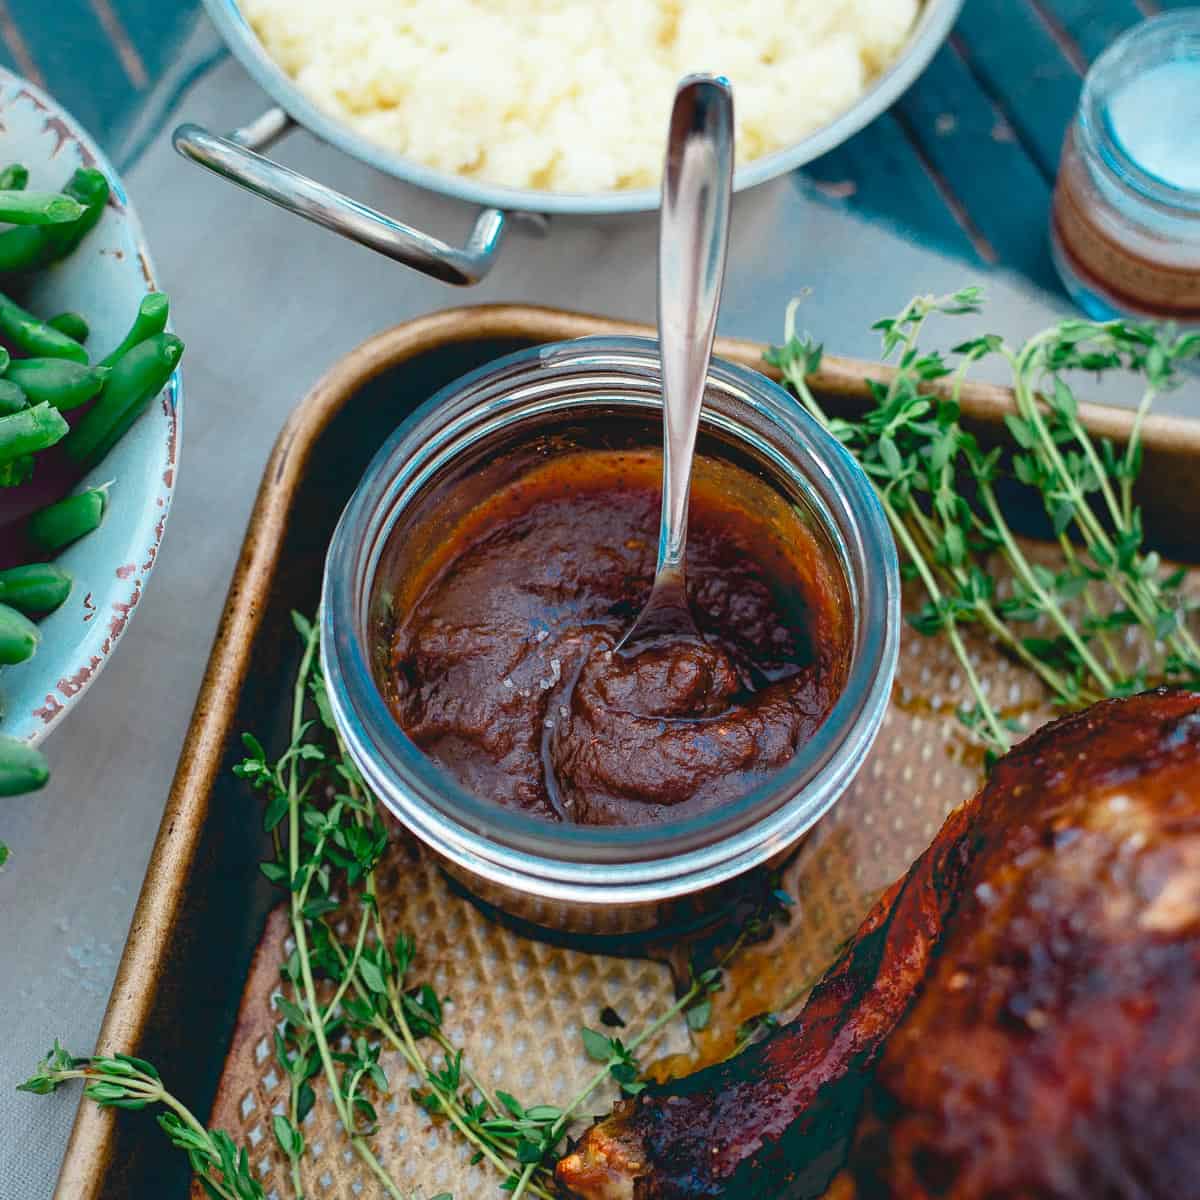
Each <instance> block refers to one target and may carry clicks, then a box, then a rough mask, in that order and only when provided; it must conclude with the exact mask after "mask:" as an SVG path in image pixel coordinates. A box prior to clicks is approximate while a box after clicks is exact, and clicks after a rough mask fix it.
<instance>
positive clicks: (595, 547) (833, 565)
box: [388, 451, 852, 825]
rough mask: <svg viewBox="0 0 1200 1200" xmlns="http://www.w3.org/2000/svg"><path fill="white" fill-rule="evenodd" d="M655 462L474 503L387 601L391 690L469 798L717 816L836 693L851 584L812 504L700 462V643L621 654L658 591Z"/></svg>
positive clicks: (628, 462)
mask: <svg viewBox="0 0 1200 1200" xmlns="http://www.w3.org/2000/svg"><path fill="white" fill-rule="evenodd" d="M661 463H662V460H661V456H660V455H659V454H658V453H656V452H650V451H637V452H620V451H586V452H577V453H572V454H564V455H560V456H557V457H555V458H554V459H552V460H550V461H547V462H545V463H543V464H541V465H539V466H537V467H535V468H533V469H532V470H530V471H529V472H527V473H526V474H524V475H523V476H521V477H520V478H519V479H518V480H517V481H515V482H513V483H511V484H509V485H508V486H507V487H505V488H503V489H502V490H500V491H499V492H497V493H496V494H495V495H493V496H491V497H490V498H489V499H487V500H485V501H484V502H483V503H482V504H480V505H478V506H477V507H476V508H474V509H473V510H471V511H470V512H469V513H468V514H467V515H466V517H465V518H464V519H463V520H461V521H460V522H459V523H458V525H457V526H456V527H455V528H454V529H453V531H452V532H451V534H450V535H449V537H447V538H445V539H443V540H442V542H441V544H440V545H439V547H438V550H437V552H436V553H435V554H433V555H431V556H430V559H429V561H428V562H427V563H426V564H424V568H423V570H421V571H420V572H418V573H417V574H416V576H415V577H411V578H408V579H405V580H404V581H403V582H402V584H401V586H400V587H399V588H398V591H397V594H396V596H395V598H394V609H393V611H394V612H395V614H396V624H395V628H394V630H393V637H392V645H391V655H390V666H391V670H390V678H389V680H388V684H389V689H388V690H389V700H390V701H391V703H392V707H393V710H394V712H395V714H396V716H397V718H398V720H399V722H400V724H401V726H402V727H403V729H404V730H405V732H406V733H407V734H408V735H409V736H410V737H411V738H412V739H413V740H414V741H415V742H416V744H417V745H418V746H419V747H420V748H421V749H422V750H423V751H424V752H425V753H426V754H428V755H429V756H430V757H431V758H433V759H434V760H436V761H437V762H438V763H440V764H441V765H442V766H443V767H444V768H445V769H446V770H447V771H448V772H449V773H450V774H451V775H452V776H454V778H455V779H457V780H458V782H459V783H460V784H462V785H463V786H464V787H465V788H467V789H468V790H469V791H471V792H473V793H475V794H476V795H477V796H480V797H482V798H484V799H487V800H492V801H495V802H496V803H498V804H501V805H504V806H506V807H509V808H514V809H520V810H523V811H525V812H528V813H533V814H536V815H538V816H541V817H544V818H547V819H549V820H557V821H571V822H578V823H584V824H595V825H644V824H651V823H655V822H659V821H662V820H664V819H666V818H668V817H679V816H684V815H691V814H694V813H697V812H701V811H707V810H711V809H713V808H715V807H717V806H719V805H720V804H722V803H727V802H729V801H731V800H733V799H736V798H737V797H740V796H742V795H745V794H746V793H747V792H749V791H750V790H751V789H753V788H754V787H755V786H756V785H757V784H759V783H760V782H761V781H762V780H763V779H764V778H766V777H767V776H769V775H770V774H772V773H773V772H775V771H777V770H778V769H779V768H780V767H782V766H783V765H784V764H786V763H787V762H788V760H789V759H791V758H792V756H793V755H794V754H795V752H796V750H797V749H798V748H799V747H801V746H803V745H804V743H805V742H806V741H807V740H808V739H809V738H810V737H811V736H812V734H813V733H814V731H815V730H816V729H817V727H818V726H819V725H820V724H821V722H822V721H823V720H824V719H825V717H826V716H827V715H828V713H829V710H830V708H831V707H832V705H833V703H834V700H835V699H836V698H837V695H838V694H839V692H840V690H841V688H842V687H843V685H844V682H845V677H846V672H847V667H848V660H849V639H850V629H851V623H852V622H851V613H850V603H849V597H848V594H847V589H846V583H845V578H844V576H843V574H842V571H841V568H840V565H839V563H838V560H837V558H836V555H835V553H834V551H833V549H832V547H831V546H829V545H828V543H827V541H826V540H825V538H824V535H823V534H822V533H820V532H819V531H818V530H816V529H814V527H813V525H812V524H811V523H810V521H809V519H808V518H807V516H806V514H804V513H803V512H801V511H800V510H798V509H797V508H796V507H795V506H793V505H792V504H790V503H789V502H788V501H787V500H786V499H785V498H784V497H783V496H782V495H780V494H779V493H778V492H777V491H776V490H775V489H773V488H772V487H771V486H770V485H769V484H767V483H765V482H763V481H762V480H759V479H757V478H756V477H754V476H753V475H751V474H750V473H749V472H748V471H745V470H742V469H740V468H737V467H733V466H731V465H729V464H727V463H722V462H718V461H716V460H714V459H703V458H702V459H700V460H698V462H697V470H696V473H695V477H694V481H693V489H692V500H691V518H690V532H689V541H688V561H687V570H688V585H689V595H690V600H691V605H692V611H693V615H694V616H695V618H696V622H697V624H698V626H699V628H700V630H701V633H702V634H703V641H702V642H700V643H697V642H696V641H694V640H691V641H688V640H680V641H673V642H671V643H669V644H667V645H664V646H658V647H655V648H653V649H651V650H648V651H645V652H643V653H640V654H638V655H637V656H635V657H633V658H632V659H629V660H628V661H626V660H625V659H624V658H623V657H622V656H620V655H614V654H612V649H613V647H614V646H615V645H616V644H617V642H618V641H619V640H620V639H621V637H622V635H623V634H624V633H625V631H626V630H627V629H628V628H629V626H630V625H631V624H632V622H633V620H634V618H635V617H636V616H637V614H638V612H639V611H640V610H641V607H642V605H643V604H644V603H645V601H646V598H647V596H648V595H649V592H650V585H651V581H652V578H653V574H654V562H655V550H656V543H657V532H658V517H659V501H660V491H659V487H660V483H659V481H660V478H661Z"/></svg>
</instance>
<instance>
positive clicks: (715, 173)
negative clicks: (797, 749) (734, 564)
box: [616, 75, 734, 658]
mask: <svg viewBox="0 0 1200 1200" xmlns="http://www.w3.org/2000/svg"><path fill="white" fill-rule="evenodd" d="M733 128H734V126H733V91H732V89H731V88H730V86H729V83H728V81H727V80H725V79H718V78H714V77H712V76H708V75H693V76H689V77H688V78H686V79H684V80H683V81H682V82H681V83H680V85H679V88H678V90H677V91H676V93H675V103H674V106H673V108H672V110H671V123H670V126H669V129H668V133H667V153H666V161H665V163H664V165H663V188H662V209H661V212H660V216H659V226H658V338H659V348H660V355H661V357H662V389H663V484H662V515H661V517H660V524H659V535H658V561H657V564H656V566H655V571H654V586H653V588H652V589H651V592H650V599H649V600H648V601H647V602H646V605H645V607H644V608H643V609H642V611H641V615H640V616H639V617H638V619H637V620H636V621H635V622H634V624H633V626H632V627H631V628H630V630H629V632H628V633H626V635H625V636H624V638H622V639H621V642H620V644H619V645H618V646H617V648H616V649H617V653H618V654H619V655H621V656H623V657H625V658H629V657H631V656H632V655H635V654H637V653H639V652H640V651H642V650H644V649H646V648H647V647H649V646H651V645H655V646H657V647H658V648H659V649H662V648H663V645H664V644H669V643H670V642H672V641H685V642H688V643H691V644H692V646H693V648H694V649H695V650H697V651H699V652H700V653H702V654H704V653H711V652H710V651H704V650H701V649H700V648H701V647H702V646H703V641H704V639H703V638H702V636H701V634H700V631H699V629H697V628H696V622H695V619H694V618H693V616H692V613H691V609H690V608H689V606H688V597H687V578H686V572H685V568H684V555H685V552H686V548H687V526H688V498H689V495H690V492H691V482H692V459H693V457H694V455H695V451H696V432H697V430H698V429H699V427H700V411H701V409H702V408H703V406H704V385H705V381H706V380H707V378H708V366H709V361H710V360H711V358H712V347H713V338H714V336H715V334H716V328H717V310H718V309H719V307H720V304H721V285H722V283H723V281H724V278H725V259H726V257H727V255H728V250H729V208H730V201H731V198H732V195H733V158H734V153H733V138H734V134H733Z"/></svg>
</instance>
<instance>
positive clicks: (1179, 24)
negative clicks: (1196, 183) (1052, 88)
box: [1076, 9, 1200, 215]
mask: <svg viewBox="0 0 1200 1200" xmlns="http://www.w3.org/2000/svg"><path fill="white" fill-rule="evenodd" d="M1193 41H1194V43H1195V54H1196V55H1197V56H1198V57H1200V9H1184V10H1182V11H1180V12H1169V13H1161V14H1159V15H1157V16H1154V17H1150V18H1148V19H1147V20H1145V21H1142V22H1140V23H1139V24H1137V25H1135V26H1133V28H1131V29H1128V30H1126V31H1125V32H1124V33H1123V34H1122V35H1121V36H1120V37H1119V38H1117V39H1116V41H1114V42H1113V43H1112V45H1111V46H1109V47H1108V48H1107V49H1106V50H1105V51H1104V52H1103V53H1102V54H1101V55H1100V57H1099V58H1097V59H1096V61H1095V62H1094V63H1092V65H1091V67H1090V69H1089V70H1088V72H1087V75H1086V76H1085V78H1084V82H1083V92H1082V94H1081V96H1080V100H1079V112H1078V117H1077V120H1076V128H1077V129H1078V131H1079V133H1080V136H1081V137H1082V140H1083V144H1084V147H1085V148H1086V150H1087V151H1088V153H1089V156H1090V157H1091V159H1092V161H1093V162H1095V163H1096V164H1098V165H1099V166H1100V167H1102V168H1103V169H1104V171H1105V172H1106V173H1107V174H1108V175H1109V176H1110V177H1111V178H1113V179H1114V180H1116V182H1118V183H1119V184H1121V185H1123V186H1125V187H1127V188H1129V189H1131V190H1132V191H1134V192H1136V193H1137V194H1138V195H1139V196H1140V197H1141V198H1142V199H1143V200H1146V201H1149V202H1150V203H1151V204H1153V205H1155V206H1156V207H1158V208H1160V209H1162V210H1164V211H1166V212H1168V213H1176V214H1179V213H1183V214H1189V215H1190V214H1200V189H1196V188H1190V187H1186V186H1181V185H1179V184H1175V183H1172V182H1170V181H1169V180H1167V179H1164V178H1163V177H1162V176H1160V175H1156V174H1155V173H1154V172H1152V171H1149V170H1147V169H1146V168H1145V167H1144V166H1143V165H1142V164H1141V163H1140V162H1139V161H1138V160H1137V159H1136V158H1135V157H1134V156H1133V154H1132V153H1131V152H1130V150H1129V148H1128V147H1127V146H1126V145H1125V142H1124V141H1123V139H1122V138H1121V137H1120V136H1119V135H1118V133H1117V131H1116V129H1115V128H1114V127H1113V123H1112V120H1111V116H1110V113H1109V109H1108V101H1109V99H1110V98H1111V95H1112V93H1113V89H1114V88H1115V87H1116V86H1117V85H1118V84H1119V83H1120V82H1121V81H1122V75H1123V71H1124V70H1125V69H1126V68H1127V66H1128V64H1129V60H1130V57H1131V56H1133V55H1136V54H1139V53H1141V54H1147V53H1152V52H1153V51H1155V50H1160V51H1170V50H1171V49H1173V48H1176V47H1178V46H1179V45H1180V44H1183V43H1186V44H1188V45H1189V46H1190V45H1192V43H1193ZM1162 61H1163V62H1166V61H1170V59H1169V58H1167V57H1163V59H1162Z"/></svg>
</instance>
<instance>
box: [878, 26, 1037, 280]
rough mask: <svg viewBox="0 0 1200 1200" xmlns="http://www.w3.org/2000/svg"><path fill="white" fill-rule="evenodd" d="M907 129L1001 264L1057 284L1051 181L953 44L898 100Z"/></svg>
mask: <svg viewBox="0 0 1200 1200" xmlns="http://www.w3.org/2000/svg"><path fill="white" fill-rule="evenodd" d="M898 111H899V113H900V115H901V116H902V118H903V124H904V125H905V126H906V129H907V132H908V133H909V134H910V136H911V137H912V138H913V139H914V141H915V142H916V144H917V146H918V148H919V150H920V152H921V153H922V154H923V155H924V157H925V159H926V160H927V161H928V163H929V164H930V166H931V167H932V169H933V170H934V171H935V172H936V173H937V175H938V176H940V177H941V179H943V180H944V183H945V188H946V190H947V191H948V192H949V193H950V195H952V196H953V197H954V198H956V199H957V200H958V201H959V202H960V203H961V204H962V207H963V209H964V210H965V213H966V215H967V217H968V220H969V224H970V226H973V227H974V229H975V230H977V237H976V241H977V242H978V240H979V239H980V238H981V239H983V241H984V242H985V243H986V247H985V248H984V250H983V253H984V255H985V256H987V253H988V248H990V250H991V251H993V252H994V256H995V260H996V262H997V263H998V264H1000V265H1002V266H1005V267H1008V268H1010V269H1013V270H1015V271H1018V272H1020V273H1021V274H1022V275H1025V276H1026V277H1028V278H1029V279H1032V280H1034V281H1035V282H1037V283H1039V284H1040V285H1042V286H1043V287H1057V276H1056V275H1055V273H1054V269H1053V266H1052V264H1051V262H1050V257H1049V250H1048V247H1047V242H1046V220H1047V213H1048V212H1049V208H1050V185H1049V184H1048V183H1047V181H1046V179H1045V178H1044V177H1043V175H1042V173H1041V172H1040V171H1039V169H1038V167H1037V164H1036V163H1035V162H1034V161H1033V160H1032V159H1031V158H1030V156H1029V153H1028V152H1027V151H1026V149H1025V147H1024V146H1022V145H1021V144H1020V142H1019V141H1018V140H1017V138H1016V135H1015V133H1014V132H1013V130H1012V128H1011V127H1010V126H1009V124H1008V122H1007V121H1006V120H1005V119H1004V118H1003V116H1001V114H1000V113H999V112H998V111H997V109H996V107H995V105H994V104H993V103H992V102H991V100H989V99H988V97H987V96H986V95H984V93H983V92H982V91H981V90H980V89H979V87H978V86H977V85H976V84H975V80H974V79H973V78H972V76H971V73H970V71H969V70H968V69H967V66H966V64H965V62H964V61H963V59H962V57H961V56H960V54H959V53H958V52H957V51H956V50H955V49H954V48H953V47H951V46H945V47H943V48H942V49H941V50H940V51H939V52H938V54H937V55H936V56H935V57H934V60H933V62H932V63H931V64H930V66H929V69H928V70H927V71H926V72H925V74H924V75H923V76H922V77H921V79H920V80H919V82H918V83H917V84H916V85H915V86H914V87H912V88H911V89H910V90H909V91H908V92H907V93H906V94H905V96H904V97H903V98H902V99H901V100H900V102H899V105H898Z"/></svg>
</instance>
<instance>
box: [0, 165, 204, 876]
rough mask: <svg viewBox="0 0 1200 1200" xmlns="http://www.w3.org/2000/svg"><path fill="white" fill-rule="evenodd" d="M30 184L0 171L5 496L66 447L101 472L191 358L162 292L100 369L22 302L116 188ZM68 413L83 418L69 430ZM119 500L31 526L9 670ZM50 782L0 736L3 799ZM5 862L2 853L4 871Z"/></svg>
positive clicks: (17, 586)
mask: <svg viewBox="0 0 1200 1200" xmlns="http://www.w3.org/2000/svg"><path fill="white" fill-rule="evenodd" d="M28 184H29V171H28V170H27V169H26V168H25V167H24V166H22V165H21V164H20V163H13V164H11V165H9V166H7V167H3V168H0V488H4V487H19V486H21V485H22V484H24V483H25V482H27V481H28V480H29V479H30V477H31V476H32V475H33V473H34V470H35V468H36V463H37V456H38V455H39V454H41V453H42V452H43V451H46V450H49V449H50V448H51V447H52V446H56V445H59V443H61V447H62V448H61V453H62V454H63V455H64V456H65V458H66V461H68V462H69V463H70V464H71V465H72V466H73V467H74V468H76V469H77V470H78V471H79V472H80V473H82V472H84V471H88V470H90V469H91V468H92V467H94V466H96V465H97V464H98V463H100V462H101V460H102V459H103V458H104V457H105V456H106V455H107V454H108V452H109V451H110V450H111V449H112V448H113V446H115V445H116V443H117V442H118V440H119V439H120V438H121V437H122V436H123V435H124V433H125V432H126V431H127V430H128V429H129V427H130V426H131V425H132V424H133V423H134V421H136V420H137V418H138V417H139V416H140V415H141V414H142V413H143V412H145V410H146V409H147V408H148V407H149V405H150V403H151V402H152V401H153V400H154V398H155V397H156V396H157V395H158V394H159V393H160V392H161V391H162V389H163V388H164V387H165V386H166V384H167V382H168V380H169V379H170V377H171V374H172V373H173V372H174V370H175V368H176V367H177V366H178V365H179V360H180V358H181V356H182V354H183V343H182V342H181V341H180V340H179V338H177V337H176V336H175V335H174V334H173V333H168V332H167V317H168V313H169V304H168V301H167V297H166V296H165V295H163V294H162V293H161V292H151V293H150V294H149V295H147V296H146V297H145V298H144V299H143V300H142V302H141V304H140V305H139V306H138V311H137V313H136V314H134V317H133V320H132V323H131V325H130V328H129V332H128V333H127V334H126V335H125V337H124V338H123V339H122V341H121V342H120V343H119V344H118V345H117V346H115V347H114V348H113V349H112V350H109V351H108V353H106V354H105V355H104V356H103V357H102V358H99V359H98V360H96V361H93V359H92V357H91V354H90V353H89V351H88V348H87V344H86V343H87V341H88V339H89V337H90V334H91V329H90V326H89V324H88V321H87V320H86V318H85V317H83V316H82V315H80V314H79V313H74V312H62V313H57V314H55V315H52V316H49V317H47V318H45V319H43V318H41V317H38V316H36V315H35V314H34V313H32V312H30V311H29V310H28V309H26V308H25V307H24V306H23V305H22V304H21V303H20V302H19V299H17V298H14V297H19V296H20V294H21V291H22V290H23V289H24V288H25V287H26V286H27V284H28V282H29V280H30V279H31V278H32V277H33V276H34V275H36V273H37V272H38V271H41V270H43V269H44V268H46V267H49V266H51V265H52V264H54V263H57V262H59V261H61V260H62V259H64V258H66V257H67V256H68V255H69V254H70V253H71V252H72V251H73V250H74V249H75V248H76V247H77V246H78V245H79V244H80V242H82V241H83V239H84V238H85V237H86V236H87V234H88V233H89V232H90V231H91V230H92V229H93V228H94V227H95V226H96V225H97V223H98V222H99V221H100V218H101V217H102V216H103V215H104V210H105V207H106V206H107V204H108V200H109V185H108V180H107V179H105V177H104V175H103V174H102V173H101V172H100V171H97V170H95V169H93V168H90V167H81V168H80V169H79V170H77V171H75V172H74V174H73V175H72V176H71V177H70V179H68V180H67V181H66V183H65V184H64V185H63V188H62V190H61V191H60V192H48V191H36V190H33V189H31V188H29V187H28ZM5 226H7V228H5ZM64 413H72V418H71V420H70V421H68V420H67V418H66V417H64V416H63V414H64ZM118 486H119V481H118ZM108 491H109V484H105V485H104V486H103V487H94V488H89V489H86V490H84V491H81V492H76V493H74V494H72V495H70V496H66V497H64V498H63V499H61V500H58V501H56V502H55V503H53V504H49V505H47V506H46V507H44V508H41V509H39V510H38V511H37V512H35V513H33V514H31V515H30V516H29V517H28V518H26V521H25V526H24V540H25V542H26V544H27V545H28V547H29V551H30V555H31V557H32V558H33V559H34V561H31V562H29V563H27V564H25V565H22V566H17V567H10V568H8V569H7V570H0V666H11V665H14V664H16V663H21V662H25V661H26V660H27V659H29V658H30V657H31V656H32V655H33V654H34V652H35V651H36V650H37V647H38V642H39V641H40V638H41V633H40V631H39V629H38V626H37V624H36V619H37V618H39V617H43V616H45V615H47V614H48V613H51V612H53V611H54V610H55V609H56V608H58V607H59V606H60V605H62V604H63V603H64V602H65V601H66V599H67V597H68V596H69V595H70V593H71V586H72V581H71V576H70V574H69V572H67V571H66V570H65V569H64V568H63V567H61V566H60V565H59V564H57V563H55V562H53V561H51V560H52V558H53V556H54V555H56V554H58V553H59V551H61V550H63V549H64V548H65V547H67V546H69V545H71V544H72V543H73V542H76V541H78V540H79V539H80V538H82V537H84V536H86V535H87V534H89V533H91V532H92V531H93V530H94V529H96V528H97V527H98V526H99V525H100V523H101V522H102V521H103V519H104V514H105V511H106V510H107V508H108V502H109V496H108ZM48 777H49V769H48V766H47V763H46V759H45V757H44V756H43V755H42V753H41V751H39V750H37V749H36V748H35V747H33V746H30V745H28V744H26V743H24V742H21V741H18V740H17V739H15V738H11V737H6V736H5V735H4V734H3V733H0V796H6V795H16V794H18V793H21V792H28V791H33V790H35V789H37V788H40V787H42V786H43V785H44V784H45V782H46V780H47V778H48ZM5 855H6V851H5V849H4V847H3V844H2V843H0V863H2V862H3V860H4V857H5Z"/></svg>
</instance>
